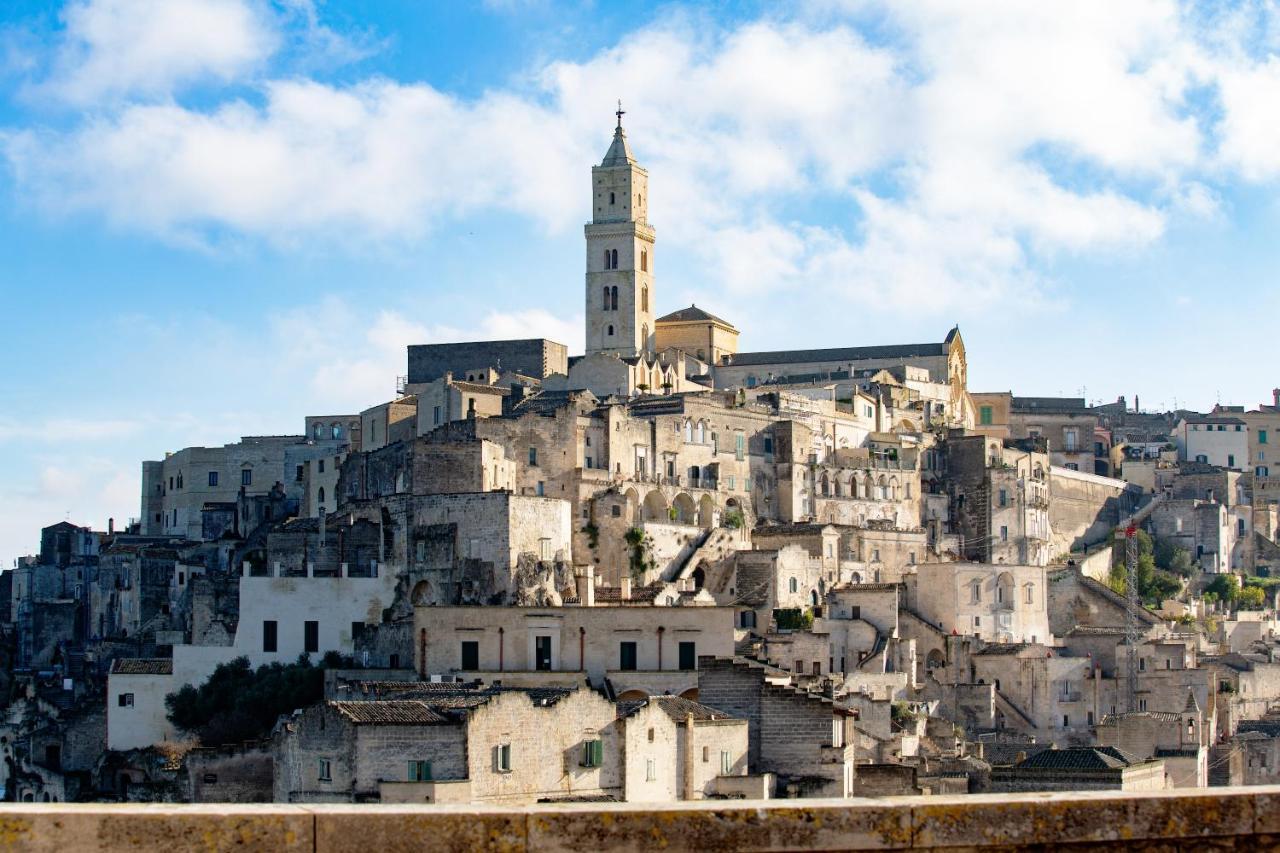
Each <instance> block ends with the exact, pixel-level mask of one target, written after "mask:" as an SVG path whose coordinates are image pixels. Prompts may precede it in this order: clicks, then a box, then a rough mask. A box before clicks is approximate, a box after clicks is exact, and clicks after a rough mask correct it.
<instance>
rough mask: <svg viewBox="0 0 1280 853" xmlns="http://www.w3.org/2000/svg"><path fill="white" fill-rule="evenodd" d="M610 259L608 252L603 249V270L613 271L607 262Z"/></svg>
mask: <svg viewBox="0 0 1280 853" xmlns="http://www.w3.org/2000/svg"><path fill="white" fill-rule="evenodd" d="M611 257H612V256H611V255H610V254H609V250H608V249H605V250H604V268H605V269H607V270H611V269H613V267H612V266H611V265H610V260H609V259H610V258H611Z"/></svg>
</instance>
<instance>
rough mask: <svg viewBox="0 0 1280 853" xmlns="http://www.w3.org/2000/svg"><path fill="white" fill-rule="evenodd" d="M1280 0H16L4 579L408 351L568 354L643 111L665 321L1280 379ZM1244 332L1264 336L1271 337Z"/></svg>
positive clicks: (1119, 375) (343, 396) (1049, 386)
mask: <svg viewBox="0 0 1280 853" xmlns="http://www.w3.org/2000/svg"><path fill="white" fill-rule="evenodd" d="M1276 19H1277V16H1276V15H1275V14H1274V13H1273V12H1272V7H1271V5H1270V4H1266V3H1257V4H1254V3H1248V2H1240V3H1223V4H1205V5H1201V6H1195V5H1179V4H1177V3H1166V2H1158V0H1133V2H1129V3H1125V4H1114V3H1076V4H1038V3H1015V2H997V0H990V2H978V3H969V4H960V5H957V4H954V3H950V2H918V3H911V4H899V3H889V2H884V3H879V2H873V1H872V0H848V2H841V0H822V2H814V3H811V4H805V5H802V6H794V7H786V8H782V7H780V6H778V5H777V4H765V3H759V4H756V3H727V2H726V3H691V4H680V3H671V4H663V5H655V4H652V3H639V2H636V3H624V2H617V3H603V2H581V3H553V2H549V0H548V2H540V1H539V0H493V2H487V3H476V4H465V3H461V2H459V3H421V2H417V0H413V1H412V2H411V0H396V1H395V2H393V1H392V0H378V2H372V1H371V0H360V2H357V0H327V2H318V0H316V1H315V2H313V0H72V2H67V3H63V4H54V3H49V2H45V0H10V2H8V3H5V4H3V7H0V296H3V305H4V314H5V317H6V318H7V320H8V322H7V323H6V324H5V335H4V336H3V338H0V354H2V355H3V356H4V357H5V364H6V369H5V371H4V373H3V374H0V452H2V453H4V454H5V457H6V462H7V464H6V466H5V470H6V475H5V476H4V477H3V478H0V508H3V513H0V560H2V561H3V564H4V565H8V564H9V563H10V562H11V560H12V559H13V558H14V557H16V556H18V555H20V554H23V553H27V552H30V551H31V550H33V549H34V547H35V544H36V538H37V535H38V528H39V527H40V526H41V525H44V524H48V523H52V522H54V521H58V520H61V519H62V518H64V517H68V516H69V517H70V518H72V519H73V520H75V521H77V522H79V523H84V524H92V525H94V526H95V527H101V526H103V525H104V524H105V520H106V518H107V517H108V516H114V517H115V518H116V519H117V520H121V521H122V520H124V519H127V518H130V517H132V516H136V515H137V513H138V496H137V489H138V479H139V468H140V465H139V462H140V461H141V460H142V459H149V458H158V457H160V456H161V455H162V454H163V453H164V452H165V451H166V450H176V449H178V448H180V447H184V446H188V445H193V444H220V443H224V442H228V441H234V440H235V439H236V438H237V437H238V436H240V435H249V434H265V433H293V432H298V431H300V429H301V424H302V418H303V417H304V416H305V415H306V414H308V413H331V412H346V411H357V410H359V409H360V408H364V407H366V406H369V405H372V404H374V403H376V402H380V401H381V400H383V399H386V398H388V397H389V396H390V395H391V393H392V391H393V390H394V382H395V378H396V376H397V375H398V374H401V373H403V372H404V369H405V368H404V346H405V345H406V344H408V343H411V342H428V341H442V340H457V339H471V338H482V337H517V336H529V335H547V336H550V337H554V338H556V339H558V340H562V341H564V342H565V343H567V344H569V345H570V346H571V348H573V349H575V350H576V349H580V347H581V331H580V330H581V315H582V305H581V303H582V263H583V244H582V242H581V241H582V231H581V225H582V222H583V221H585V219H586V218H587V216H588V180H589V169H590V166H591V164H592V162H594V161H598V160H599V158H600V157H601V156H602V155H603V153H604V151H605V149H606V148H607V146H608V142H609V137H610V133H611V129H612V124H613V114H612V113H613V109H614V106H613V105H614V101H615V99H617V98H622V99H623V101H624V105H625V107H626V109H627V116H626V125H627V128H628V133H629V138H630V140H631V143H632V147H633V150H634V151H635V153H636V154H637V156H638V157H639V158H640V160H641V161H642V163H643V164H644V165H646V166H647V167H648V168H649V170H650V174H651V182H652V183H651V189H650V196H651V197H650V202H651V217H652V219H653V222H654V224H655V226H656V228H657V232H658V244H657V254H656V256H655V262H656V263H655V274H656V298H657V303H658V308H659V310H660V311H667V310H674V309H675V308H678V307H680V306H682V305H687V304H689V303H690V302H697V303H698V304H699V305H702V306H705V307H707V308H709V309H711V310H714V311H715V312H717V313H719V314H721V315H722V316H725V317H727V318H728V319H730V320H732V321H734V322H735V323H736V324H737V325H738V326H739V327H740V328H741V330H742V345H743V347H744V348H746V349H775V348H783V347H789V346H799V345H803V346H814V345H828V346H839V345H860V344H877V343H903V342H911V341H918V340H937V339H940V338H941V337H942V336H943V335H944V334H945V333H946V331H947V330H948V329H949V328H950V327H951V326H952V325H953V324H955V323H959V324H960V326H961V329H962V331H963V333H964V336H965V340H966V342H967V344H968V348H969V360H970V379H971V381H970V385H971V387H972V388H974V389H978V390H1005V389H1011V390H1014V391H1015V392H1017V393H1022V394H1059V393H1061V394H1080V393H1083V394H1085V395H1086V396H1088V397H1089V398H1090V399H1114V397H1115V396H1117V395H1119V394H1125V395H1127V396H1129V397H1130V398H1132V396H1133V395H1134V394H1135V393H1136V394H1139V395H1141V399H1142V403H1143V405H1144V407H1155V406H1172V405H1173V404H1174V402H1175V400H1176V401H1177V403H1178V404H1179V405H1184V406H1193V407H1201V408H1207V407H1209V406H1211V405H1212V404H1213V403H1214V402H1215V401H1217V400H1221V401H1222V402H1226V403H1242V404H1247V405H1250V406H1252V405H1255V404H1256V403H1258V402H1260V401H1262V400H1266V399H1268V398H1269V397H1270V389H1271V388H1272V387H1273V386H1275V385H1278V384H1280V375H1277V374H1276V372H1275V371H1274V370H1273V369H1272V358H1271V357H1270V356H1271V347H1270V346H1269V344H1270V341H1269V340H1267V338H1266V336H1265V333H1264V334H1263V335H1258V333H1257V332H1258V330H1261V329H1265V328H1267V327H1269V325H1270V322H1269V321H1268V319H1267V318H1269V317H1274V316H1276V314H1277V311H1278V309H1280V305H1278V304H1277V303H1278V302H1280V296H1278V295H1277V293H1278V290H1277V288H1276V287H1275V286H1274V284H1273V275H1274V272H1273V271H1274V270H1275V269H1277V266H1278V265H1277V261H1280V241H1278V240H1276V238H1275V235H1276V234H1277V231H1278V229H1277V226H1278V225H1280V210H1278V209H1277V204H1276V195H1275V191H1274V190H1275V186H1276V177H1277V175H1280V122H1276V121H1275V114H1276V112H1275V111H1276V104H1277V102H1280V58H1277V56H1276V49H1277V46H1278V45H1280V28H1278V27H1277V20H1276ZM1242 344H1243V346H1242Z"/></svg>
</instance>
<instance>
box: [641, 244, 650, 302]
mask: <svg viewBox="0 0 1280 853" xmlns="http://www.w3.org/2000/svg"><path fill="white" fill-rule="evenodd" d="M648 271H649V250H648V249H641V250H640V272H648ZM648 292H649V291H648V289H646V290H645V293H648ZM645 310H646V311H648V310H649V304H648V302H647V301H646V303H645Z"/></svg>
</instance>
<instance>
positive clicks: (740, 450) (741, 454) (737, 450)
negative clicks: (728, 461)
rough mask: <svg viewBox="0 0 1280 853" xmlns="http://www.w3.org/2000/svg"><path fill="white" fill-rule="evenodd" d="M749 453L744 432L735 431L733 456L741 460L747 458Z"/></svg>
mask: <svg viewBox="0 0 1280 853" xmlns="http://www.w3.org/2000/svg"><path fill="white" fill-rule="evenodd" d="M746 453H747V437H746V436H745V435H743V434H742V433H740V432H739V433H735V434H734V436H733V458H734V459H737V460H738V461H739V462H741V461H742V460H743V459H744V458H746Z"/></svg>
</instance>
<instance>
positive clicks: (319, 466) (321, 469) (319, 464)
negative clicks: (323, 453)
mask: <svg viewBox="0 0 1280 853" xmlns="http://www.w3.org/2000/svg"><path fill="white" fill-rule="evenodd" d="M316 473H318V474H323V473H324V460H323V459H321V460H319V461H318V462H317V467H316Z"/></svg>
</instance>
